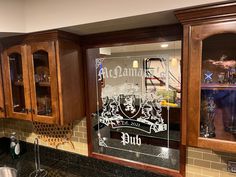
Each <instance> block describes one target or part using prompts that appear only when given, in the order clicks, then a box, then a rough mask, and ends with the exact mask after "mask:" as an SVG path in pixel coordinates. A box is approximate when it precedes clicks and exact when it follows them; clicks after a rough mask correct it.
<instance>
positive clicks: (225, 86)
mask: <svg viewBox="0 0 236 177" xmlns="http://www.w3.org/2000/svg"><path fill="white" fill-rule="evenodd" d="M201 89H202V90H236V84H218V83H210V84H206V83H202V86H201Z"/></svg>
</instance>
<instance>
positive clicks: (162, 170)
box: [91, 153, 183, 177]
mask: <svg viewBox="0 0 236 177" xmlns="http://www.w3.org/2000/svg"><path fill="white" fill-rule="evenodd" d="M91 157H94V158H97V159H100V160H106V161H110V162H113V163H118V164H121V165H124V166H132V167H134V168H139V169H142V170H148V171H151V172H154V173H158V174H165V175H171V176H174V177H183V175H182V174H180V172H179V171H176V170H172V169H167V168H164V167H159V166H156V165H148V164H144V163H141V162H135V161H131V160H126V159H123V158H118V157H113V156H109V155H104V154H98V153H92V154H91Z"/></svg>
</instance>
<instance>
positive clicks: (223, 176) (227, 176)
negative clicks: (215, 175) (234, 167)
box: [220, 172, 236, 177]
mask: <svg viewBox="0 0 236 177" xmlns="http://www.w3.org/2000/svg"><path fill="white" fill-rule="evenodd" d="M220 177H236V173H229V172H220Z"/></svg>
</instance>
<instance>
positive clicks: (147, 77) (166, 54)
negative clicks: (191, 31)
mask: <svg viewBox="0 0 236 177" xmlns="http://www.w3.org/2000/svg"><path fill="white" fill-rule="evenodd" d="M169 46H170V47H171V48H172V50H170V49H168V48H167V49H161V47H160V44H159V43H153V44H142V45H135V46H133V45H131V46H122V47H110V51H111V55H110V56H106V57H103V58H102V57H101V58H97V59H95V60H96V71H97V73H96V83H97V103H98V104H97V112H96V116H95V117H94V118H93V132H92V135H93V147H94V151H95V152H98V153H102V154H106V155H111V156H115V157H119V158H124V159H128V160H132V161H137V162H142V163H147V164H152V165H157V166H162V167H166V168H171V169H175V170H179V146H180V122H179V119H180V110H181V107H180V106H181V102H180V100H181V72H180V60H181V58H180V56H181V55H180V53H181V48H180V46H181V42H180V41H176V42H172V43H169ZM177 46H178V48H177ZM158 48H159V50H157V49H158ZM175 48H177V51H175Z"/></svg>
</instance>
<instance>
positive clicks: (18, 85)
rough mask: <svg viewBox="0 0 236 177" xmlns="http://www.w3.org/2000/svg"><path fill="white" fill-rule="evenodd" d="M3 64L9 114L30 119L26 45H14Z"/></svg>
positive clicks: (5, 56) (8, 51) (7, 52)
mask: <svg viewBox="0 0 236 177" xmlns="http://www.w3.org/2000/svg"><path fill="white" fill-rule="evenodd" d="M3 65H4V66H5V67H4V69H5V71H4V74H5V75H4V77H5V83H4V84H5V90H6V93H7V95H6V103H7V108H8V109H7V113H8V116H9V117H15V118H22V119H29V118H30V115H28V114H29V108H30V98H29V95H28V93H29V91H28V88H29V87H28V73H27V72H26V70H27V60H26V57H25V47H24V46H22V47H21V46H18V47H13V48H11V49H9V50H7V51H5V52H4V59H3Z"/></svg>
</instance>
